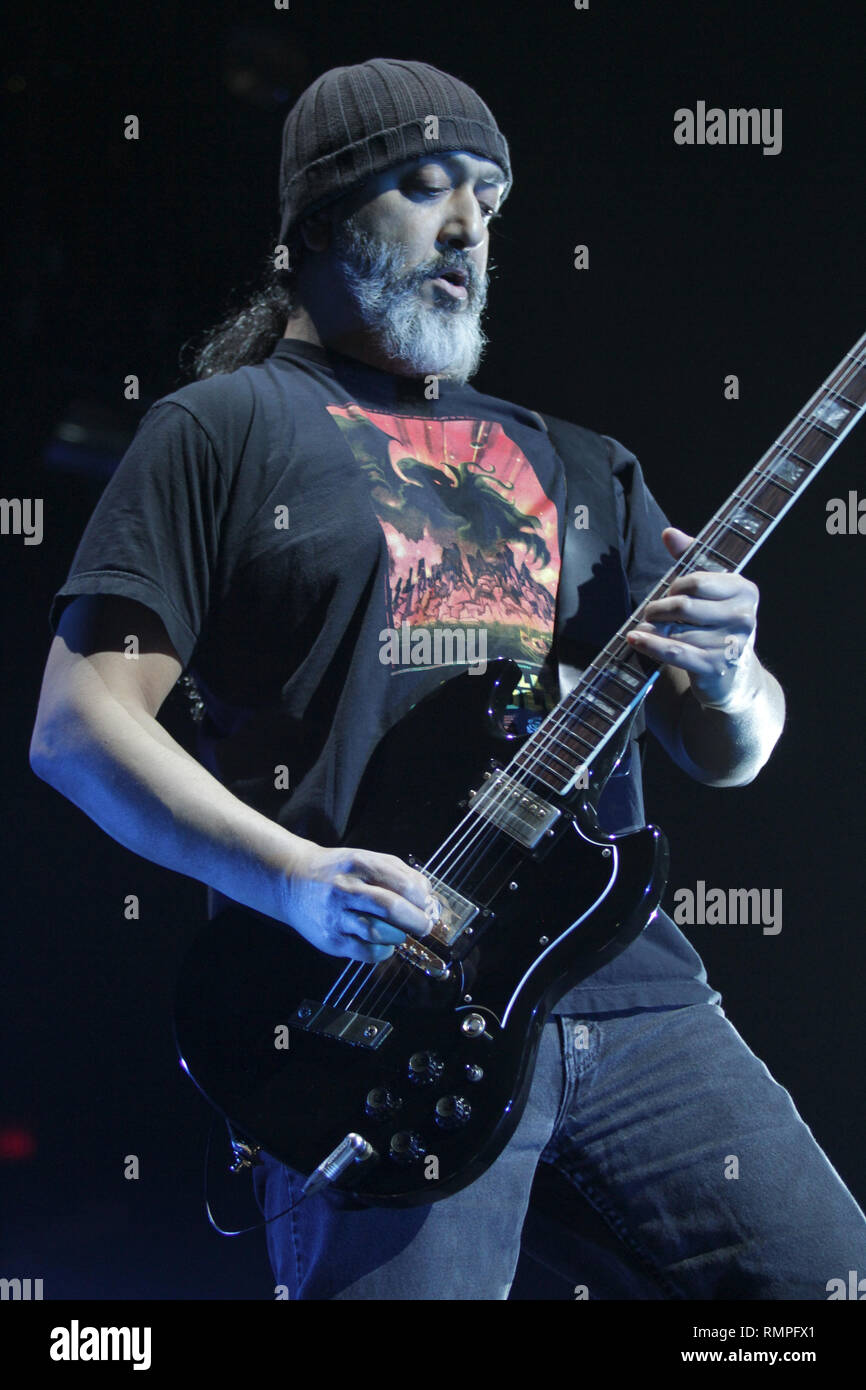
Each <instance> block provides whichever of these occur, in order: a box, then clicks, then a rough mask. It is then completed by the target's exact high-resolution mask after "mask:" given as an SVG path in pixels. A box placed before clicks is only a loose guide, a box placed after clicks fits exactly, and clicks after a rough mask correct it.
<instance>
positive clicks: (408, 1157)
mask: <svg viewBox="0 0 866 1390" xmlns="http://www.w3.org/2000/svg"><path fill="white" fill-rule="evenodd" d="M426 1152H427V1151H426V1149H425V1148H424V1145H423V1143H422V1141H421V1135H420V1134H416V1133H415V1132H414V1131H410V1130H408V1129H401V1130H398V1131H397V1133H396V1134H392V1135H391V1146H390V1154H391V1157H392V1158H393V1160H394V1162H395V1163H417V1162H418V1160H419V1159H420V1158H423V1157H424V1155H425V1153H426Z"/></svg>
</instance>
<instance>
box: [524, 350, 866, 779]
mask: <svg viewBox="0 0 866 1390" xmlns="http://www.w3.org/2000/svg"><path fill="white" fill-rule="evenodd" d="M864 413H866V334H864V335H863V337H862V338H861V339H860V341H859V342H858V343H856V344H855V346H854V347H853V348H852V349H851V351H850V352H846V354H845V356H844V357H843V358H842V361H841V362H840V363H839V365H838V367H836V369H835V371H833V372H831V373H830V375H829V377H828V378H827V380H826V381H825V382H824V383H823V385H822V386H821V387H819V389H818V390H817V391H816V392H815V394H814V396H812V398H811V400H809V401H808V402H807V403H806V405H805V406H804V407H803V409H802V410H801V411H799V412H798V414H797V415H795V417H794V419H793V420H792V421H791V423H790V425H789V426H788V428H787V429H786V430H785V431H784V433H783V434H780V435H779V437H778V439H776V440H775V441H774V443H773V444H772V445H771V446H770V448H769V449H768V450H767V452H766V453H765V454H764V455H763V457H762V458H761V459H760V460H759V461H758V463H757V464H756V465H755V467H754V468H753V469H752V471H751V472H750V473H748V474H747V475H746V477H745V479H744V480H743V482H742V483H741V484H740V485H739V487H737V488H735V489H734V491H733V492H732V493H731V495H730V497H729V498H728V499H727V501H726V502H725V503H724V504H723V505H722V506H721V507H720V508H719V510H718V511H717V512H716V513H715V515H714V516H713V517H712V518H711V520H710V521H709V522H708V523H707V525H706V526H705V527H704V528H703V530H702V531H701V532H700V534H699V535H698V536H696V538H695V540H694V541H693V543H692V544H691V545H690V546H689V548H688V550H687V551H686V552H685V554H683V555H682V556H681V557H680V559H679V560H677V561H676V562H675V564H673V565H672V566H671V568H670V569H669V570H668V571H667V573H666V574H665V575H664V576H663V577H662V578H661V579H660V580H659V582H658V584H656V586H655V588H654V589H653V590H652V591H651V593H649V594H648V595H647V596H646V598H645V599H644V601H643V602H642V603H641V604H640V605H639V607H638V608H637V609H635V611H634V613H632V615H631V617H630V618H628V619H627V620H626V622H625V623H623V625H622V627H621V628H619V630H618V631H617V632H616V633H614V635H613V637H612V638H611V639H610V641H609V642H608V643H607V646H606V647H605V648H604V650H603V651H601V652H600V653H599V655H598V656H597V657H596V658H595V660H594V661H593V662H592V663H591V665H589V666H588V667H587V668H586V670H585V671H584V672H583V673H582V674H581V676H580V678H579V680H578V682H577V684H576V685H575V687H574V689H573V690H571V691H570V693H569V694H568V695H567V696H566V697H565V699H563V700H561V701H560V703H559V704H558V705H557V706H556V708H555V709H553V710H552V711H551V712H550V714H549V715H548V716H547V718H546V719H545V720H544V722H543V723H542V724H541V725H540V727H539V728H538V729H537V730H536V732H535V733H534V734H532V736H531V737H530V738H529V739H527V740H526V742H525V743H524V744H523V745H522V746H521V748H520V751H519V752H518V753H517V754H516V756H515V757H514V758H512V760H511V762H510V763H509V765H508V769H507V771H508V773H509V775H510V776H512V777H514V778H515V779H516V780H518V781H523V780H525V779H526V778H527V777H531V778H532V779H533V780H534V781H536V782H539V783H541V784H542V785H543V786H544V787H547V788H549V789H550V790H551V791H555V792H557V793H559V794H560V795H563V794H565V793H567V792H568V791H570V790H571V788H572V787H573V786H574V784H575V782H576V781H577V779H578V777H580V775H581V774H582V773H583V772H585V771H586V769H588V767H589V766H590V764H591V762H592V760H593V758H594V757H595V756H596V754H597V753H598V752H600V750H601V749H602V748H603V747H604V745H605V744H606V743H607V742H608V740H609V739H610V738H612V737H613V735H614V734H615V733H616V732H617V730H618V729H619V728H620V727H621V725H622V724H623V722H624V721H625V720H626V719H629V718H630V717H631V715H632V713H633V712H634V710H635V708H636V707H637V706H638V705H639V704H640V702H641V701H642V700H643V699H644V698H645V696H646V695H647V694H648V692H649V690H650V687H651V686H652V684H653V682H654V681H655V680H656V678H657V677H658V674H659V669H660V663H658V662H653V661H651V660H648V658H647V657H645V656H643V657H641V656H639V655H638V653H637V652H636V651H635V649H634V648H633V647H632V646H631V645H630V644H629V643H628V642H627V641H626V635H627V634H628V633H629V632H630V631H631V630H632V628H633V627H635V626H636V625H637V624H638V623H639V622H641V621H642V618H643V613H644V610H645V608H646V606H647V604H649V603H652V602H654V601H655V600H656V599H659V598H664V596H665V594H666V593H667V591H668V589H669V588H670V586H671V584H672V583H673V581H674V580H675V579H676V578H678V576H679V575H682V574H688V573H690V572H691V571H692V570H722V571H724V572H726V573H728V574H736V573H738V572H739V571H740V570H742V569H744V568H745V566H746V565H747V564H748V562H749V561H750V560H751V558H752V556H753V555H754V554H755V551H756V550H757V549H758V547H759V546H761V545H763V543H764V541H765V540H766V539H767V536H769V534H770V532H771V531H772V530H773V528H774V527H775V526H777V525H778V523H779V522H780V521H781V519H782V517H783V516H784V515H785V513H786V512H787V511H788V510H789V509H790V508H791V507H792V506H793V505H794V503H795V502H796V501H797V499H798V497H800V495H801V494H802V493H803V492H804V491H805V490H806V488H807V487H808V486H809V484H810V483H811V482H812V479H813V478H815V477H816V476H817V474H818V473H819V471H820V470H821V469H822V468H823V466H824V464H825V463H826V462H827V460H828V459H829V457H830V455H831V454H832V453H833V452H834V450H835V449H837V448H838V447H839V445H840V444H841V443H842V440H843V439H844V438H845V436H846V435H847V434H848V433H849V432H850V431H851V430H852V429H853V428H854V426H855V425H856V424H857V422H858V421H859V420H860V419H861V418H862V416H863V414H864Z"/></svg>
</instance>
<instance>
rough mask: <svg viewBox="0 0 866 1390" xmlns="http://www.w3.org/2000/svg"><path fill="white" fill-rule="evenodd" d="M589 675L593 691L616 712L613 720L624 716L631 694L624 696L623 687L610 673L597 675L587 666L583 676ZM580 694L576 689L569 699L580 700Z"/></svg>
mask: <svg viewBox="0 0 866 1390" xmlns="http://www.w3.org/2000/svg"><path fill="white" fill-rule="evenodd" d="M590 673H592V676H591V678H592V685H593V690H594V691H596V692H599V691H600V692H601V694H602V696H603V697H604V699H605V700H606V701H607V703H608V704H609V705H610V707H611V709H613V710H616V715H615V718H616V719H620V718H621V717H622V715H623V714H625V711H626V710H627V709H628V707H629V705H630V703H631V696H632V694H633V692H632V691H629V692H628V694H626V692H625V690H624V689H623V687H622V686H621V685H619V684H618V683H617V681H616V679H615V677H614V676H613V675H612V674H611V673H610V671H604V672H602V673H597V672H596V668H595V667H594V666H588V667H587V669H586V671H585V672H584V676H588V675H589V674H590ZM581 694H582V692H581V690H580V688H579V687H576V688H575V689H574V690H573V691H572V692H571V697H570V698H572V699H575V700H578V699H580V697H581Z"/></svg>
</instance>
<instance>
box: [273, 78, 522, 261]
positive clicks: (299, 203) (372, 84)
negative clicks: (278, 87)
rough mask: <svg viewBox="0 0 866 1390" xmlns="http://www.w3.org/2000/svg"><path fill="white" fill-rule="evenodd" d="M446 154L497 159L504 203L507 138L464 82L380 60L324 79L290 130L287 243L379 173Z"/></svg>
mask: <svg viewBox="0 0 866 1390" xmlns="http://www.w3.org/2000/svg"><path fill="white" fill-rule="evenodd" d="M431 116H432V117H435V118H436V121H435V122H431V120H430V117H431ZM437 123H438V131H437V134H436V135H435V136H432V135H431V134H430V132H431V130H433V129H436V128H437ZM446 150H468V151H469V152H470V153H471V154H476V155H479V156H480V157H483V158H485V159H490V160H493V162H494V163H496V164H498V165H499V166H500V168H501V169H502V172H503V173H504V175H505V177H506V179H507V184H506V187H505V190H504V192H503V195H502V197H503V200H504V199H505V198H506V197H507V196H508V193H509V191H510V189H511V164H510V160H509V154H508V144H507V142H506V139H505V136H504V135H503V134H502V132H501V131H500V129H499V127H498V126H497V124H496V121H495V120H494V119H493V116H492V114H491V112H490V110H489V109H488V107H487V106H485V104H484V102H483V101H482V100H481V98H480V97H479V96H478V94H477V92H474V91H473V90H472V88H471V87H468V86H467V85H466V83H465V82H461V81H460V80H459V78H456V77H450V76H449V75H448V73H445V72H440V71H439V69H438V68H433V67H430V66H429V64H427V63H410V62H403V61H401V60H399V59H396V58H372V59H371V60H370V61H369V62H367V63H358V64H356V66H354V67H348V68H331V69H330V71H329V72H325V73H322V75H321V77H317V78H316V80H315V82H313V83H311V85H310V86H309V87H308V88H307V89H306V91H305V92H302V94H301V96H300V97H299V98H298V100H297V101H296V102H295V105H294V106H293V107H292V109H291V111H290V112H289V114H288V116H287V117H286V123H285V125H284V127H283V153H282V160H281V163H280V207H281V211H282V222H281V225H280V238H279V240H280V244H285V240H286V236H287V235H288V233H289V230H290V229H291V228H292V227H293V226H294V225H295V224H296V223H297V222H298V221H299V220H300V219H301V218H302V217H304V216H305V215H307V214H308V213H311V212H315V211H316V210H318V209H319V208H321V207H324V206H325V204H326V203H329V202H332V201H333V200H334V199H335V198H339V197H342V196H343V194H345V193H348V192H349V190H350V189H352V188H354V187H357V185H358V184H361V183H363V182H364V181H365V180H366V179H368V178H370V177H371V176H372V175H373V174H379V173H381V172H382V171H383V170H385V169H389V168H390V167H391V166H392V165H394V164H399V163H401V162H402V161H403V160H404V159H412V158H413V157H415V156H418V155H425V154H430V153H431V152H443V151H446Z"/></svg>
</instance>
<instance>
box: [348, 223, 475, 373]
mask: <svg viewBox="0 0 866 1390" xmlns="http://www.w3.org/2000/svg"><path fill="white" fill-rule="evenodd" d="M334 258H335V260H336V263H337V266H338V268H339V270H340V271H341V273H342V275H343V278H344V280H345V283H346V286H347V288H348V290H349V293H350V295H351V297H352V300H353V301H354V304H355V307H356V309H357V310H358V313H359V315H360V317H361V321H362V322H363V324H364V326H365V328H368V329H370V330H371V331H373V332H374V333H375V334H376V336H377V340H378V343H379V346H380V347H381V348H382V350H383V351H384V352H385V354H386V355H387V356H388V357H390V358H392V359H394V360H395V361H398V362H400V363H401V365H402V366H403V367H404V368H405V370H406V371H407V372H408V374H410V375H412V376H427V375H430V376H441V377H444V378H445V379H446V380H448V381H457V382H460V383H461V384H462V383H464V382H466V381H468V380H469V378H470V377H471V376H474V375H475V373H476V372H477V370H478V366H479V363H480V362H481V358H482V355H483V352H484V347H485V345H486V343H487V337H486V335H485V333H484V331H483V329H482V327H481V315H482V313H483V312H484V306H485V304H486V302H487V279H486V277H484V278H483V279H482V277H481V276H480V275H479V273H478V271H477V270H476V268H475V266H474V265H473V264H472V262H471V261H470V260H469V259H468V258H467V257H465V256H464V255H463V254H462V253H461V252H457V251H448V252H445V253H444V254H443V255H441V256H437V257H436V258H435V260H432V261H428V262H425V263H424V264H423V265H419V266H414V267H413V268H412V269H411V270H408V271H403V270H402V269H401V267H402V261H403V252H402V251H401V250H400V248H399V247H396V246H393V245H392V244H391V243H390V242H385V241H380V240H379V239H378V238H376V237H373V236H371V235H370V233H369V232H367V231H365V230H364V228H363V227H362V226H360V225H359V223H358V214H357V213H355V214H354V215H353V216H351V217H347V218H346V219H345V220H344V221H343V222H342V223H341V224H340V225H339V227H338V228H337V229H336V233H335V237H334ZM457 268H459V269H460V270H463V271H465V272H466V275H467V277H468V278H467V283H466V289H467V298H466V299H456V298H453V297H451V296H450V295H447V291H445V290H438V289H436V290H434V293H435V295H436V296H437V302H436V303H434V304H433V305H428V304H425V303H424V302H423V301H422V300H421V299H420V297H419V293H418V292H419V290H420V287H421V286H422V285H423V283H424V281H425V280H426V279H428V278H429V277H430V276H433V275H436V274H437V273H440V274H441V272H442V271H443V270H446V269H457Z"/></svg>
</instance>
